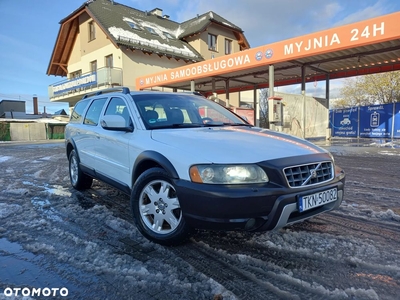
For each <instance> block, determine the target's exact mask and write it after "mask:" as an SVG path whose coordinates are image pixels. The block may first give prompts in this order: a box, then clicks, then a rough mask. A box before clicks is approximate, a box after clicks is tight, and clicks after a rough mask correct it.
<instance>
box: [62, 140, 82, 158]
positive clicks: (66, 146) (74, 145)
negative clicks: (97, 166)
mask: <svg viewBox="0 0 400 300" xmlns="http://www.w3.org/2000/svg"><path fill="white" fill-rule="evenodd" d="M69 144H71V145H72V150H75V153H76V155H77V156H78V159H79V153H78V149H77V148H76V144H75V141H74V140H73V139H67V140H65V152H66V154H67V158H68V159H69V154H70V153H71V152H69V153H68V145H69ZM72 150H71V151H72Z"/></svg>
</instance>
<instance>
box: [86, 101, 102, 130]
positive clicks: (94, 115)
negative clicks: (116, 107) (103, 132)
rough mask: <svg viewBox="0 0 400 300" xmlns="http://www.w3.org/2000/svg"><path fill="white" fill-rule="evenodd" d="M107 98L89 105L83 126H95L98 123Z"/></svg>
mask: <svg viewBox="0 0 400 300" xmlns="http://www.w3.org/2000/svg"><path fill="white" fill-rule="evenodd" d="M106 100H107V98H101V99H96V100H94V101H93V102H92V104H90V106H89V108H88V110H87V113H86V116H85V120H83V124H86V125H93V126H96V125H97V124H98V123H99V119H100V113H101V111H102V109H103V106H104V103H105V102H106Z"/></svg>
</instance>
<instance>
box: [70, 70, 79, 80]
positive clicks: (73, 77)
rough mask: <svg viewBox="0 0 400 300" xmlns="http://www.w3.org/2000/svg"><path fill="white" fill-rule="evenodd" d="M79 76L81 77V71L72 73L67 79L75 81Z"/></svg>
mask: <svg viewBox="0 0 400 300" xmlns="http://www.w3.org/2000/svg"><path fill="white" fill-rule="evenodd" d="M81 76H82V70H78V71H75V72H72V73H71V74H70V75H69V79H75V78H79V77H81Z"/></svg>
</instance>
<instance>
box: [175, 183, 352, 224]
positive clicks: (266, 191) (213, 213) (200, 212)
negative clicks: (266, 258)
mask: <svg viewBox="0 0 400 300" xmlns="http://www.w3.org/2000/svg"><path fill="white" fill-rule="evenodd" d="M344 182H345V179H344V176H337V177H336V178H335V179H334V180H332V181H331V182H329V183H326V184H321V185H318V186H313V187H305V188H295V189H294V188H285V187H282V186H276V185H268V186H262V185H253V186H251V187H249V186H247V187H243V186H232V185H230V186H227V185H209V184H198V183H193V182H189V181H186V180H179V179H178V180H175V182H174V183H175V187H176V189H177V194H178V197H179V202H180V206H181V208H182V212H183V216H184V218H185V220H186V222H187V223H188V224H189V225H190V226H192V227H194V228H201V229H211V230H247V231H268V230H274V229H278V228H281V227H284V226H286V225H288V224H292V223H296V222H300V221H303V220H305V219H308V218H311V217H313V216H315V215H318V214H320V213H323V212H326V211H330V210H333V209H336V208H338V207H339V206H340V204H341V202H342V200H343V195H344ZM335 187H336V188H337V190H338V197H337V198H338V199H337V200H336V201H335V202H331V203H328V204H325V205H323V206H319V207H316V208H313V209H310V210H308V211H305V212H302V213H300V212H299V210H298V204H297V203H298V198H299V197H300V196H302V195H309V194H313V193H317V192H321V191H324V190H328V189H331V188H335Z"/></svg>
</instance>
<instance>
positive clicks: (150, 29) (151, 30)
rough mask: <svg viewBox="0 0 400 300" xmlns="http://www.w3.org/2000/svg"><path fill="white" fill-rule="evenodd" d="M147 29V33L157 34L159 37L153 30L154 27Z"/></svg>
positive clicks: (147, 27)
mask: <svg viewBox="0 0 400 300" xmlns="http://www.w3.org/2000/svg"><path fill="white" fill-rule="evenodd" d="M145 28H146V29H147V31H148V32H150V33H151V34H155V35H157V32H156V31H155V30H154V28H152V27H149V26H146V27H145Z"/></svg>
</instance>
